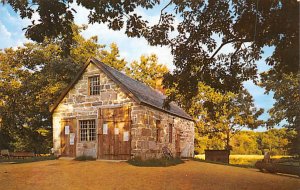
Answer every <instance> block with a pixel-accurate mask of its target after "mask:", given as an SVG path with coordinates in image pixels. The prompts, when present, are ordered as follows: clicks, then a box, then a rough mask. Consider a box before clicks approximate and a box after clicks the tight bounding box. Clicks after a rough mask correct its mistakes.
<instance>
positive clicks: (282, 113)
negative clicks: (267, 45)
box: [260, 69, 300, 155]
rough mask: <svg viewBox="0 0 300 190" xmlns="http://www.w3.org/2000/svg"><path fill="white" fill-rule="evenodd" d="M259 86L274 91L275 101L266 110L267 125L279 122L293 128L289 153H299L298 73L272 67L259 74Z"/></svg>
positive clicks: (299, 78) (299, 82) (299, 75)
mask: <svg viewBox="0 0 300 190" xmlns="http://www.w3.org/2000/svg"><path fill="white" fill-rule="evenodd" d="M261 80H262V81H261V83H260V86H262V87H264V88H265V89H266V93H270V92H274V96H273V98H274V99H275V101H276V102H275V103H274V105H273V107H272V108H271V109H270V110H269V111H268V112H269V114H270V116H271V117H270V119H269V120H268V122H267V125H268V127H275V126H276V125H280V124H281V123H285V124H284V125H283V126H284V127H286V128H288V129H290V130H292V131H293V130H295V131H296V132H297V134H298V135H297V136H294V139H293V140H292V144H291V147H292V149H291V153H292V154H298V155H300V115H299V113H300V91H299V90H300V89H299V84H300V74H297V73H296V74H295V73H289V74H285V73H278V72H276V70H274V69H270V70H269V71H267V72H264V73H262V74H261Z"/></svg>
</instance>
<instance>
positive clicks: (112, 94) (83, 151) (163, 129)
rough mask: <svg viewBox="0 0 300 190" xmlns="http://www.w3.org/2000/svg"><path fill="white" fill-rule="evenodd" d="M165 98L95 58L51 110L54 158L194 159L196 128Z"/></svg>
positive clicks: (90, 60) (178, 108)
mask: <svg viewBox="0 0 300 190" xmlns="http://www.w3.org/2000/svg"><path fill="white" fill-rule="evenodd" d="M164 99H165V96H164V95H163V94H162V93H160V92H158V91H156V90H154V89H152V88H151V87H149V86H147V85H145V84H144V83H141V82H139V81H136V80H134V79H132V78H130V77H128V76H126V75H125V74H123V73H121V72H120V71H117V70H115V69H113V68H111V67H109V66H107V65H105V64H104V63H102V62H100V61H98V60H97V59H94V58H91V59H89V60H88V61H87V62H86V64H85V65H84V66H83V68H82V69H81V71H80V72H79V73H78V75H77V76H76V77H75V79H74V80H73V81H72V82H71V84H70V85H69V86H68V87H67V88H66V89H65V91H64V92H63V93H62V94H61V96H60V97H59V98H58V100H57V101H56V102H55V103H54V104H53V106H51V108H50V111H51V112H52V114H53V146H54V147H53V148H54V152H55V154H56V155H59V156H68V157H78V156H82V155H86V156H93V157H95V158H98V159H130V158H132V157H141V158H142V159H148V158H160V157H162V156H163V153H162V148H163V147H168V148H169V150H170V151H171V152H172V154H173V156H175V155H176V156H180V157H192V156H193V152H194V122H193V120H192V118H191V117H190V116H189V115H188V114H187V113H185V112H184V111H183V110H182V109H181V108H180V107H179V106H177V105H176V104H175V103H173V102H172V103H171V104H170V108H169V109H164V108H163V101H164Z"/></svg>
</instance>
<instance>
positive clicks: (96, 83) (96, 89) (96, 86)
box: [89, 76, 100, 95]
mask: <svg viewBox="0 0 300 190" xmlns="http://www.w3.org/2000/svg"><path fill="white" fill-rule="evenodd" d="M89 88H90V95H97V94H100V77H99V76H94V77H89Z"/></svg>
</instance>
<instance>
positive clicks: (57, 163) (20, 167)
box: [0, 160, 300, 190]
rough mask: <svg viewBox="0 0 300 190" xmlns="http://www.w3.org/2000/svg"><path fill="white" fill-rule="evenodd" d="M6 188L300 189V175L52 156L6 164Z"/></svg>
mask: <svg viewBox="0 0 300 190" xmlns="http://www.w3.org/2000/svg"><path fill="white" fill-rule="evenodd" d="M0 189H1V190H2V189H5V190H9V189H22V190H27V189H28V190H29V189H30V190H35V189H38V190H40V189H55V190H63V189H72V190H75V189H130V190H131V189H141V190H144V189H171V190H173V189H174V190H176V189H205V190H209V189H222V190H226V189H230V190H232V189H239V190H240V189H255V190H259V189H266V190H276V189H278V190H284V189H287V190H300V178H297V177H293V176H282V175H274V174H268V173H261V172H258V171H257V170H255V169H246V168H238V167H231V166H223V165H216V164H209V163H202V162H196V161H187V162H186V163H184V164H180V165H177V166H172V167H166V168H155V167H149V168H148V167H136V166H131V165H129V164H127V163H125V162H121V163H111V162H99V161H89V162H78V161H69V160H51V161H42V162H35V163H26V164H0Z"/></svg>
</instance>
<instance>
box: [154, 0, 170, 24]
mask: <svg viewBox="0 0 300 190" xmlns="http://www.w3.org/2000/svg"><path fill="white" fill-rule="evenodd" d="M171 4H172V0H171V1H170V2H169V3H168V4H167V5H166V6H164V8H162V9H161V10H160V16H159V21H158V24H157V25H159V24H160V22H161V19H162V14H163V11H164V10H165V9H166V8H167V7H168V6H169V5H171Z"/></svg>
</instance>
